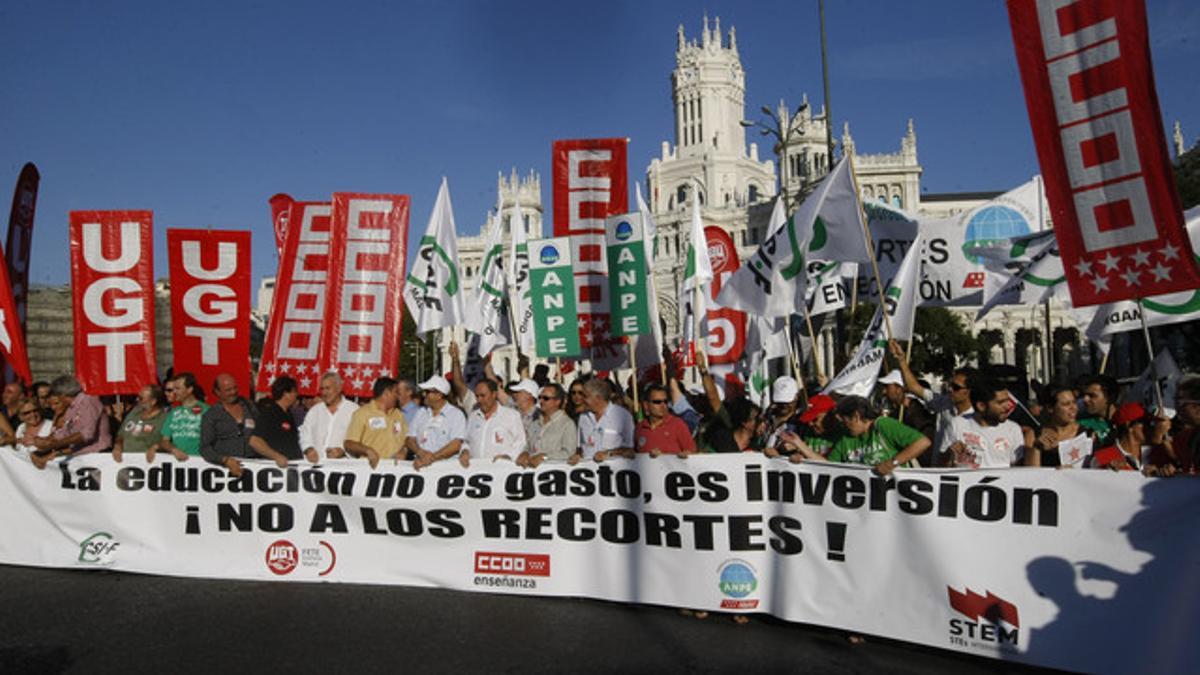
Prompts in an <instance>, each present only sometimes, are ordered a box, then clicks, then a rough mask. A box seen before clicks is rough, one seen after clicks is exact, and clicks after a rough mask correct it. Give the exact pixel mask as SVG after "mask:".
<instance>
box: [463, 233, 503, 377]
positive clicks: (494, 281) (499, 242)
mask: <svg viewBox="0 0 1200 675" xmlns="http://www.w3.org/2000/svg"><path fill="white" fill-rule="evenodd" d="M489 215H490V214H489ZM489 220H490V218H489ZM491 225H492V227H491V231H490V232H489V233H488V240H487V246H486V248H484V250H483V264H481V265H480V266H479V276H478V277H477V281H476V284H475V293H474V296H473V299H472V302H471V303H470V305H469V306H468V307H467V317H466V326H467V330H469V331H471V332H472V333H475V334H476V335H478V336H479V357H480V358H486V357H487V355H488V354H490V353H492V350H493V349H495V348H496V347H500V346H503V345H506V344H508V341H509V340H510V339H511V337H512V326H511V322H510V321H509V320H508V306H507V305H506V304H505V297H506V295H505V294H506V291H507V288H508V286H507V284H506V283H505V278H504V228H503V227H502V226H501V223H500V222H499V218H497V219H496V220H495V221H494V222H492V224H491Z"/></svg>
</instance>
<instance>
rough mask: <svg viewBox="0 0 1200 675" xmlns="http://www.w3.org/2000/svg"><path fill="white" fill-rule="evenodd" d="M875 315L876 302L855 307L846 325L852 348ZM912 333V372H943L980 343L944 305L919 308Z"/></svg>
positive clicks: (959, 363)
mask: <svg viewBox="0 0 1200 675" xmlns="http://www.w3.org/2000/svg"><path fill="white" fill-rule="evenodd" d="M874 316H875V305H870V304H865V303H861V304H859V306H858V307H857V309H855V311H854V314H853V316H851V318H850V325H849V331H850V344H851V345H853V346H854V348H857V346H858V343H859V341H861V340H862V336H863V333H864V332H866V330H867V326H869V325H870V323H871V319H872V318H874ZM913 333H914V334H915V335H916V341H915V343H914V344H913V348H912V361H911V363H910V365H911V366H912V369H913V372H915V373H933V374H940V375H944V374H946V373H949V372H950V371H952V370H954V369H955V368H957V367H959V366H962V365H965V364H966V363H967V361H968V360H970V359H971V358H973V357H974V356H975V355H976V353H977V352H978V350H979V343H978V342H977V341H976V339H975V338H974V337H972V335H971V332H970V331H968V330H967V327H966V325H965V324H964V322H963V320H962V318H961V317H960V316H958V315H957V314H955V313H954V312H952V311H950V310H948V309H946V308H945V307H918V308H917V318H916V323H915V324H914V325H913ZM906 346H907V345H906Z"/></svg>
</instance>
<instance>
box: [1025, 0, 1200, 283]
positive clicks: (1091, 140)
mask: <svg viewBox="0 0 1200 675" xmlns="http://www.w3.org/2000/svg"><path fill="white" fill-rule="evenodd" d="M1008 12H1009V19H1010V22H1011V24H1012V33H1013V42H1014V43H1015V45H1016V51H1017V62H1018V64H1019V66H1020V68H1021V79H1022V81H1023V82H1024V85H1025V101H1026V104H1027V105H1028V108H1029V119H1030V123H1031V124H1032V127H1033V137H1034V141H1035V142H1036V144H1037V151H1038V160H1039V162H1040V163H1041V167H1042V173H1043V174H1044V175H1045V178H1046V197H1047V200H1048V201H1049V202H1050V210H1051V213H1052V215H1053V217H1054V232H1055V236H1056V237H1057V239H1058V245H1059V251H1060V253H1061V255H1062V262H1063V269H1064V271H1065V272H1066V276H1067V284H1068V286H1069V287H1070V290H1071V300H1072V302H1073V303H1074V304H1075V305H1076V306H1082V305H1095V304H1100V303H1108V302H1116V301H1119V300H1128V299H1133V298H1144V297H1147V296H1151V295H1158V294H1161V293H1172V292H1176V291H1185V290H1190V289H1193V288H1200V269H1198V268H1197V266H1196V262H1195V257H1194V255H1193V253H1192V249H1191V245H1190V243H1189V241H1188V237H1187V233H1186V230H1185V229H1184V221H1183V213H1182V208H1181V207H1180V202H1179V195H1178V194H1177V193H1176V191H1175V181H1174V178H1173V174H1172V172H1171V162H1170V158H1169V157H1168V156H1167V145H1166V139H1165V136H1164V134H1163V127H1162V119H1161V117H1160V116H1159V109H1158V94H1157V92H1156V91H1155V88H1154V73H1153V71H1152V68H1151V65H1150V46H1149V41H1148V38H1147V29H1146V8H1145V5H1144V4H1143V3H1142V2H1140V1H1139V0H1075V1H1073V2H1072V1H1070V0H1008Z"/></svg>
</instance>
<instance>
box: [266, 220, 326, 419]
mask: <svg viewBox="0 0 1200 675" xmlns="http://www.w3.org/2000/svg"><path fill="white" fill-rule="evenodd" d="M331 211H332V206H331V205H330V204H329V203H328V202H326V203H320V202H292V205H291V210H290V213H289V215H288V222H291V223H295V224H296V227H289V228H288V229H287V233H286V238H285V240H284V246H283V253H282V254H281V255H280V256H279V273H278V274H277V275H276V276H275V295H274V297H273V298H272V300H271V317H270V319H269V320H268V322H267V335H266V338H265V339H264V341H263V353H262V363H261V364H259V369H258V377H257V379H256V380H255V384H254V388H255V390H257V391H262V392H269V391H271V382H272V381H273V380H274V379H275V377H276V376H277V375H291V376H292V377H293V378H295V379H296V382H297V383H301V382H302V381H303V380H305V379H306V378H307V379H308V384H307V385H305V384H301V386H300V393H301V395H304V396H313V395H315V394H316V393H317V386H318V383H317V379H318V378H319V377H320V374H321V356H322V346H323V345H322V342H321V332H322V326H323V325H324V323H325V317H326V315H327V313H328V312H327V311H326V310H327V304H326V302H327V300H326V296H327V294H328V288H329V252H330V245H331V236H330V224H331V219H330V213H331Z"/></svg>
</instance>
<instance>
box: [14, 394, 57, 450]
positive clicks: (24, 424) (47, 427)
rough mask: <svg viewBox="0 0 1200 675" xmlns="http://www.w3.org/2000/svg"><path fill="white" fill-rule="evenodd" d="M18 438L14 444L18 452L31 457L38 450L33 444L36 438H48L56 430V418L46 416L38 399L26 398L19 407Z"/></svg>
mask: <svg viewBox="0 0 1200 675" xmlns="http://www.w3.org/2000/svg"><path fill="white" fill-rule="evenodd" d="M17 418H18V419H19V420H21V422H20V424H18V425H17V439H16V443H15V444H14V446H15V447H16V449H17V452H19V453H21V454H22V455H23V456H24V457H25V458H27V459H28V458H29V457H31V456H32V455H33V453H35V452H37V451H38V447H37V446H36V445H34V444H33V439H35V438H46V437H48V436H49V435H50V434H51V433H53V432H54V420H52V419H49V418H47V417H45V416H44V415H43V414H42V409H41V408H40V407H39V406H38V404H37V402H36V401H33V400H28V399H27V400H26V401H24V402H23V403H22V404H21V406H20V407H19V408H17Z"/></svg>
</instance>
